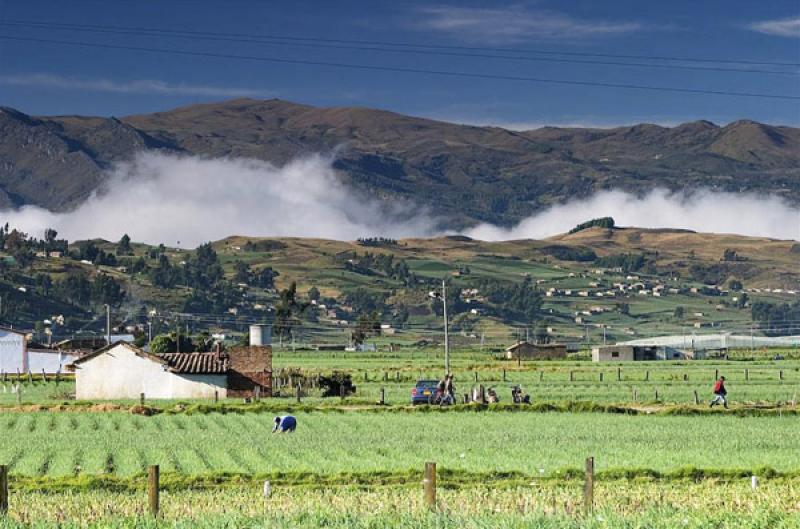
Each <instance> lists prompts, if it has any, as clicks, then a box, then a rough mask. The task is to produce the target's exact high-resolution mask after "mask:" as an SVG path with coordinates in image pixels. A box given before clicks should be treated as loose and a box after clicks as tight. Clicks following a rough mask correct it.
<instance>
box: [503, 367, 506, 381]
mask: <svg viewBox="0 0 800 529" xmlns="http://www.w3.org/2000/svg"><path fill="white" fill-rule="evenodd" d="M505 381H506V370H505V369H503V382H505Z"/></svg>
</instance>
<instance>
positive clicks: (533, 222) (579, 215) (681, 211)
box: [466, 189, 800, 240]
mask: <svg viewBox="0 0 800 529" xmlns="http://www.w3.org/2000/svg"><path fill="white" fill-rule="evenodd" d="M597 217H614V221H615V222H616V224H617V225H618V226H636V227H638V228H684V229H689V230H695V231H700V232H713V233H735V234H738V235H752V236H763V237H773V238H776V239H795V240H800V210H797V209H793V208H792V207H790V206H789V205H788V204H786V203H785V202H784V201H783V200H781V199H779V198H777V197H772V196H764V197H759V196H756V195H752V194H735V193H722V192H711V191H701V192H696V193H693V194H692V195H685V194H677V193H670V192H669V191H667V190H665V189H655V190H653V191H651V192H650V193H649V194H647V195H646V196H644V197H637V196H635V195H632V194H630V193H625V192H622V191H604V192H601V193H597V194H595V195H594V196H592V197H591V198H589V199H587V200H576V201H573V202H569V203H568V204H564V205H560V206H554V207H552V208H550V209H547V210H545V211H543V212H541V213H539V214H536V215H533V216H532V217H529V218H527V219H525V220H524V221H522V222H521V223H519V224H517V225H516V226H514V227H513V228H501V227H498V226H494V225H491V224H481V225H479V226H476V227H475V228H473V229H471V230H468V231H467V233H466V234H467V235H469V236H470V237H473V238H475V239H483V240H508V239H541V238H543V237H548V236H551V235H555V234H558V233H564V232H567V231H569V230H570V229H572V228H574V227H575V226H576V225H578V224H580V223H581V222H584V221H586V220H588V219H591V218H597Z"/></svg>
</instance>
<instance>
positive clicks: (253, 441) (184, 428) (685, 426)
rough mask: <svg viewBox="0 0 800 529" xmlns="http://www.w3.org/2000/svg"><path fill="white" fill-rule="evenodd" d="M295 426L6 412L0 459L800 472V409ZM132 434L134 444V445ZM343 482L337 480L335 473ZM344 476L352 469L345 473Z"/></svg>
mask: <svg viewBox="0 0 800 529" xmlns="http://www.w3.org/2000/svg"><path fill="white" fill-rule="evenodd" d="M296 416H297V418H298V423H299V427H298V431H297V432H296V433H295V434H294V435H283V436H280V435H270V430H271V427H272V423H271V419H272V417H271V415H268V414H242V415H237V414H235V415H223V414H216V413H211V414H207V415H189V416H187V415H158V416H154V417H142V416H138V415H131V414H124V413H80V412H74V413H7V414H3V415H0V437H2V438H3V439H5V440H12V442H4V443H3V444H2V446H0V461H4V462H7V463H8V464H9V465H10V471H11V473H12V474H15V475H18V476H46V477H65V476H74V475H81V474H90V475H94V474H109V475H114V476H120V477H126V476H133V475H135V474H137V473H139V472H142V471H143V470H144V469H145V468H146V467H147V465H151V464H159V465H161V467H162V469H163V470H164V472H167V473H178V474H184V475H199V474H219V473H226V472H233V473H241V474H246V475H254V474H256V475H276V476H277V475H285V476H296V477H299V476H302V475H305V474H311V475H321V476H347V475H360V476H363V477H364V478H365V479H367V480H370V479H372V478H373V477H375V476H378V475H385V474H388V475H394V476H402V475H404V474H405V473H408V472H413V471H414V469H419V468H421V467H422V465H423V463H424V462H425V461H436V462H438V463H439V464H440V465H441V466H442V468H445V469H448V470H449V471H452V472H456V473H470V474H491V473H497V472H504V473H505V472H510V473H514V472H517V473H522V475H526V476H558V475H563V474H564V473H565V472H566V471H567V470H568V469H576V468H580V467H581V465H582V464H583V461H584V459H585V458H586V457H587V456H589V455H593V456H595V457H596V461H597V463H596V468H597V470H598V471H599V472H601V473H602V472H604V471H609V472H611V471H619V470H636V471H640V470H643V469H647V470H654V471H656V472H659V473H665V474H670V473H673V474H675V473H680V472H681V471H682V470H683V469H685V467H695V468H701V469H711V470H714V471H717V470H719V471H728V470H736V469H749V470H746V471H753V470H754V469H757V468H760V467H771V468H774V469H775V470H777V471H779V472H795V471H798V470H800V436H798V435H796V434H797V428H798V418H797V417H784V418H778V417H751V418H747V419H746V420H743V419H741V418H738V417H733V416H723V415H713V416H701V417H671V416H646V415H637V416H628V415H612V414H597V413H590V414H574V413H568V414H565V413H542V414H536V413H522V414H520V413H513V412H502V411H495V412H475V413H445V414H438V413H437V414H431V413H411V414H402V413H400V414H391V415H387V414H385V413H370V412H356V411H353V412H331V413H322V412H313V413H297V414H296ZM132 441H133V442H132ZM337 479H338V478H337ZM342 479H346V478H342Z"/></svg>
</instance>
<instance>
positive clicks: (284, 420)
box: [272, 415, 297, 433]
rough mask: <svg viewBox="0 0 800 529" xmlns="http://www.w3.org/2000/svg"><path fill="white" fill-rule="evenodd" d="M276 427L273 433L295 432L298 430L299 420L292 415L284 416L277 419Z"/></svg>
mask: <svg viewBox="0 0 800 529" xmlns="http://www.w3.org/2000/svg"><path fill="white" fill-rule="evenodd" d="M274 422H275V427H274V428H272V433H275V432H278V433H282V432H293V431H294V429H295V428H297V419H295V418H294V417H292V416H291V415H282V416H280V417H275V421H274Z"/></svg>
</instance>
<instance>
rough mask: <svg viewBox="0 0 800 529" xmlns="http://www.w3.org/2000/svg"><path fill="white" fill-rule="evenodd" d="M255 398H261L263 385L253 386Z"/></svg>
mask: <svg viewBox="0 0 800 529" xmlns="http://www.w3.org/2000/svg"><path fill="white" fill-rule="evenodd" d="M253 400H255V401H256V402H258V401H260V400H261V386H255V387H254V388H253Z"/></svg>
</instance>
